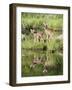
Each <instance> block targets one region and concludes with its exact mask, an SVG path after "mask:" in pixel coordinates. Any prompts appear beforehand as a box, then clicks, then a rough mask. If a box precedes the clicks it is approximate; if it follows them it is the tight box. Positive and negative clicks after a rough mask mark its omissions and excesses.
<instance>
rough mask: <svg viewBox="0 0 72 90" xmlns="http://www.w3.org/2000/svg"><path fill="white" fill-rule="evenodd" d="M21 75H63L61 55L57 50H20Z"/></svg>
mask: <svg viewBox="0 0 72 90" xmlns="http://www.w3.org/2000/svg"><path fill="white" fill-rule="evenodd" d="M21 64H22V65H21V66H22V67H21V75H22V77H31V76H55V75H63V55H62V53H59V52H57V51H56V52H53V53H52V52H50V51H41V50H24V49H23V50H22V61H21Z"/></svg>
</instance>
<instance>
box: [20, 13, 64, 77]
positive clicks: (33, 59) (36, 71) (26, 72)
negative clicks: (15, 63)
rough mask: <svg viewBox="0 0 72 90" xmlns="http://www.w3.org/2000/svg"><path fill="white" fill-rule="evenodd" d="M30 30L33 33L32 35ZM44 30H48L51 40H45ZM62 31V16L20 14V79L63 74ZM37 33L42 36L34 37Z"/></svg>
mask: <svg viewBox="0 0 72 90" xmlns="http://www.w3.org/2000/svg"><path fill="white" fill-rule="evenodd" d="M44 24H46V26H47V28H46V27H45V26H44ZM31 29H32V30H35V31H34V32H33V33H32V32H31ZM45 29H48V30H49V29H50V32H49V33H50V34H49V35H48V37H50V35H51V36H52V37H51V38H48V39H47V34H46V33H45ZM62 29H63V15H62V14H35V13H22V14H21V30H22V31H21V37H22V39H21V53H22V54H21V55H22V72H21V75H22V77H24V76H44V75H62V74H63V55H62V53H63V39H62V38H60V36H62ZM39 32H40V33H43V36H42V34H40V35H41V37H40V36H39V37H38V36H37V37H36V36H34V34H36V35H37V33H38V34H39ZM41 38H42V40H41ZM34 39H38V41H34Z"/></svg>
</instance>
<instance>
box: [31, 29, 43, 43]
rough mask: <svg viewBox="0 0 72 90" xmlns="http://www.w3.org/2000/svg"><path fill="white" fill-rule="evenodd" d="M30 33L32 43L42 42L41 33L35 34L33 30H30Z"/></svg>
mask: <svg viewBox="0 0 72 90" xmlns="http://www.w3.org/2000/svg"><path fill="white" fill-rule="evenodd" d="M31 33H32V34H33V38H34V42H38V41H39V42H40V41H41V40H43V32H36V31H35V30H34V29H31Z"/></svg>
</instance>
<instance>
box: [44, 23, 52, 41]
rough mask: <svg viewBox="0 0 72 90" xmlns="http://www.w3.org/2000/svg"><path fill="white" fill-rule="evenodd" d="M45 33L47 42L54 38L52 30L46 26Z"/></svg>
mask: <svg viewBox="0 0 72 90" xmlns="http://www.w3.org/2000/svg"><path fill="white" fill-rule="evenodd" d="M44 32H45V35H46V40H49V41H50V39H52V38H53V32H52V29H50V28H48V26H47V25H46V24H44Z"/></svg>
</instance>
